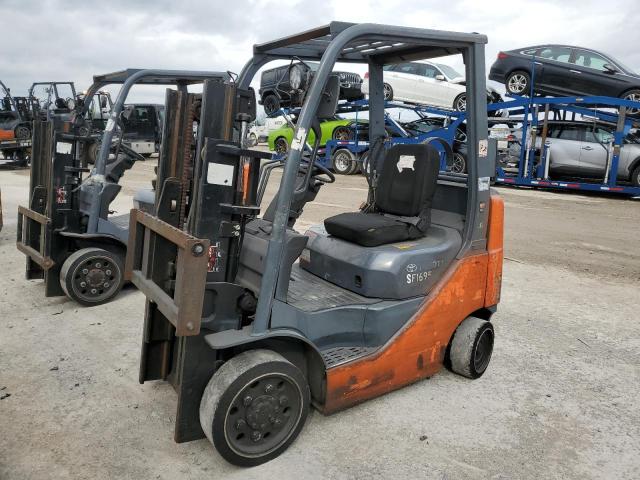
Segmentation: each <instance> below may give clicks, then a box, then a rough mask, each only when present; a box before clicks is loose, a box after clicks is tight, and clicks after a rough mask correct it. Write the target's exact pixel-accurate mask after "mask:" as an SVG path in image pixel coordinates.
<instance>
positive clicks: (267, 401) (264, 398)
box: [246, 395, 282, 430]
mask: <svg viewBox="0 0 640 480" xmlns="http://www.w3.org/2000/svg"><path fill="white" fill-rule="evenodd" d="M279 412H280V407H279V402H278V400H277V399H276V398H275V397H273V396H271V395H261V396H260V397H258V398H256V399H255V400H254V401H253V402H252V403H251V405H250V406H249V407H248V408H247V415H246V418H247V423H248V424H249V425H250V426H251V428H253V429H254V430H264V429H266V428H267V427H268V426H270V425H276V419H277V418H278V414H279ZM278 423H282V421H280V422H278Z"/></svg>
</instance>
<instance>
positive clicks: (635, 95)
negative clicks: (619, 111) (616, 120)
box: [622, 90, 640, 115]
mask: <svg viewBox="0 0 640 480" xmlns="http://www.w3.org/2000/svg"><path fill="white" fill-rule="evenodd" d="M622 98H623V99H624V100H631V101H632V102H640V90H629V91H628V92H625V93H623V94H622ZM627 113H628V114H629V115H638V113H640V109H637V108H629V109H627Z"/></svg>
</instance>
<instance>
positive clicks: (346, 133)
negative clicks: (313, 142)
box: [331, 126, 353, 141]
mask: <svg viewBox="0 0 640 480" xmlns="http://www.w3.org/2000/svg"><path fill="white" fill-rule="evenodd" d="M352 137H353V131H352V130H351V129H350V128H349V127H345V126H340V127H336V128H334V129H333V132H332V133H331V138H332V139H333V140H342V141H349V140H351V139H352Z"/></svg>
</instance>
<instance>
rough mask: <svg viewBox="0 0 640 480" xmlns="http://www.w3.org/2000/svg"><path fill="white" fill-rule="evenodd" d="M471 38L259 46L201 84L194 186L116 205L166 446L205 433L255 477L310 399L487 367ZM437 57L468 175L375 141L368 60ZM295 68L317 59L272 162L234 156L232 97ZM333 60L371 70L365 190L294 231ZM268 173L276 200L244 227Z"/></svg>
mask: <svg viewBox="0 0 640 480" xmlns="http://www.w3.org/2000/svg"><path fill="white" fill-rule="evenodd" d="M486 41H487V40H486V37H485V36H484V35H479V34H466V33H454V32H444V31H436V30H427V29H419V28H407V27H399V26H390V25H377V24H348V23H339V22H333V23H331V24H329V25H327V26H324V27H320V28H316V29H313V30H308V31H305V32H302V33H299V34H296V35H292V36H290V37H286V38H281V39H278V40H275V41H273V42H269V43H264V44H261V45H255V46H254V55H253V58H252V59H251V60H250V61H249V62H248V63H247V64H246V66H245V67H244V69H243V70H242V72H241V73H240V75H239V77H238V79H237V81H236V82H233V83H214V82H206V83H205V87H204V91H203V98H202V113H201V116H202V121H201V127H202V128H201V129H199V131H198V143H197V149H196V151H197V152H198V155H197V157H196V159H195V165H193V168H194V171H195V174H194V175H193V176H192V184H191V185H189V186H188V189H189V190H188V192H186V194H185V190H184V188H185V185H181V184H180V182H178V181H176V179H175V178H172V177H171V175H167V174H161V172H158V187H159V188H158V189H157V196H156V200H155V202H156V203H155V213H154V214H149V213H145V212H141V211H136V210H133V211H132V214H131V226H130V229H129V230H130V239H129V249H128V252H127V272H128V274H129V275H130V276H131V279H132V282H133V283H134V284H135V285H136V286H137V287H138V288H139V289H140V290H141V291H142V292H143V293H144V294H145V296H146V297H147V303H146V308H145V320H144V333H143V342H142V349H141V362H140V381H141V382H145V381H150V380H166V381H168V382H170V383H171V384H172V385H173V387H174V389H175V390H176V392H177V395H178V399H177V413H176V417H175V434H174V438H175V440H176V441H177V442H185V441H190V440H195V439H199V438H202V437H204V436H206V437H207V438H208V439H209V440H210V441H211V442H212V443H213V445H214V446H215V448H216V449H217V451H218V452H219V453H220V454H221V455H222V457H224V458H225V459H226V460H227V461H229V462H231V463H233V464H236V465H242V466H251V465H258V464H261V463H264V462H266V461H269V460H270V459H273V458H275V457H277V456H278V455H280V454H281V453H282V452H283V451H284V450H286V449H287V448H288V447H289V445H290V444H291V443H292V442H293V441H294V439H295V438H296V437H297V435H298V434H299V432H300V430H301V429H302V427H303V425H304V422H305V419H306V417H307V413H308V411H309V407H310V405H311V404H313V405H314V406H315V407H316V408H317V409H318V410H320V411H321V412H322V413H324V414H330V413H332V412H336V411H338V410H341V409H343V408H346V407H349V406H351V405H355V404H357V403H359V402H362V401H364V400H367V399H369V398H373V397H375V396H378V395H381V394H384V393H386V392H389V391H392V390H394V389H397V388H400V387H402V386H405V385H408V384H410V383H412V382H415V381H418V380H420V379H424V378H428V377H430V376H432V375H434V374H435V373H436V372H438V371H439V370H440V369H441V367H442V366H443V365H446V366H448V367H449V368H451V369H452V370H453V371H454V372H456V373H458V374H460V375H463V376H466V377H469V378H477V377H480V376H481V375H482V374H483V373H484V372H485V370H486V368H487V366H488V364H489V360H490V357H491V353H492V348H493V342H494V330H493V326H492V324H491V322H490V321H489V320H490V319H491V316H492V314H493V313H494V312H495V311H496V307H497V304H498V302H499V298H500V286H501V276H502V259H503V253H502V252H503V250H502V239H503V202H502V200H501V199H500V198H499V197H498V196H497V195H496V194H495V193H494V192H493V191H491V190H490V180H491V176H492V175H493V174H494V173H495V165H494V163H495V158H492V157H491V155H490V153H489V152H490V149H489V148H488V139H487V131H488V130H487V111H486V93H485V92H486V90H485V60H484V45H485V43H486ZM452 54H459V55H461V56H462V58H463V60H464V63H465V65H466V78H467V82H466V89H467V98H468V103H467V115H468V116H467V125H468V128H467V134H468V158H469V168H468V175H467V176H464V175H450V174H447V173H439V172H438V166H439V156H438V153H437V150H436V149H435V147H434V146H433V145H431V144H429V143H425V144H413V145H396V146H394V147H392V148H388V149H387V148H385V147H384V145H383V144H384V138H385V136H386V132H385V129H384V92H383V81H382V78H383V66H384V65H387V64H394V63H400V62H406V61H408V60H419V59H428V58H434V57H439V56H443V55H452ZM294 59H295V60H296V61H303V62H305V61H316V62H320V63H319V65H318V68H317V71H316V74H315V78H314V81H313V84H312V86H311V88H310V90H309V91H308V93H307V95H306V97H305V99H304V104H303V106H302V110H301V114H300V117H299V119H298V122H297V125H296V128H295V132H294V140H293V142H292V145H291V149H290V151H289V153H288V155H287V158H286V160H283V161H280V160H271V161H266V162H261V160H263V158H262V155H264V154H263V153H261V152H257V151H254V150H250V149H247V148H245V145H246V131H247V128H246V127H247V125H248V123H249V122H250V121H251V119H252V112H251V111H248V110H247V109H246V108H243V105H242V102H238V101H237V99H238V98H241V97H242V94H244V93H246V91H247V89H248V88H249V85H250V84H251V81H252V79H253V77H254V75H255V74H256V72H257V71H258V70H259V69H260V68H261V67H262V66H264V65H265V64H267V63H268V62H270V61H272V60H289V61H292V62H293V60H294ZM338 61H339V62H354V63H361V64H365V65H368V69H369V79H370V115H369V138H370V141H371V145H372V148H371V154H370V158H371V160H370V169H369V172H368V176H369V181H370V189H369V194H368V198H367V202H366V204H365V205H364V206H363V208H362V210H361V211H358V212H353V213H343V214H340V215H336V216H332V217H330V218H327V219H325V221H324V225H317V226H314V227H312V228H311V229H309V230H308V231H307V232H306V234H304V235H302V234H300V233H298V232H296V231H295V230H294V229H293V227H294V226H295V223H296V220H297V219H298V218H299V216H300V214H301V213H302V211H303V208H304V207H305V205H306V204H307V203H308V202H312V201H313V200H314V198H315V196H316V194H317V193H318V191H319V190H320V188H321V187H322V185H324V184H325V183H331V182H333V181H334V180H335V177H334V176H333V173H332V172H331V171H329V170H328V169H327V168H325V167H323V166H322V165H320V164H318V163H316V157H317V154H318V147H319V145H318V142H319V139H320V138H321V135H320V132H319V125H320V122H321V121H322V120H323V119H325V118H330V117H332V116H333V115H334V114H335V110H336V105H337V100H338V97H339V88H340V83H339V78H338V77H337V76H336V75H333V74H332V73H331V72H332V70H333V67H334V65H335V63H336V62H338ZM312 130H314V131H315V132H316V134H315V138H316V141H315V143H314V144H313V145H307V139H308V135H309V132H311V131H312ZM174 135H175V133H174ZM307 147H308V148H307ZM185 163H186V162H185ZM261 163H262V165H261ZM276 168H282V169H283V173H282V179H281V181H280V186H279V189H278V191H277V194H276V196H275V198H274V200H273V201H272V202H271V203H270V204H269V205H268V206H267V207H266V209H264V212H263V213H262V216H259V211H260V210H261V209H262V206H261V205H260V202H261V198H262V193H263V192H264V189H265V188H266V182H267V181H268V178H269V173H270V172H272V171H273V170H274V169H276Z"/></svg>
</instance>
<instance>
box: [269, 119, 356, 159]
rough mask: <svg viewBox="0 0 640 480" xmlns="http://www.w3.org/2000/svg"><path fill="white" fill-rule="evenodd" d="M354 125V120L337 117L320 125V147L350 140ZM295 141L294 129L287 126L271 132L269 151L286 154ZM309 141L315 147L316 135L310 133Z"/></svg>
mask: <svg viewBox="0 0 640 480" xmlns="http://www.w3.org/2000/svg"><path fill="white" fill-rule="evenodd" d="M353 123H354V120H352V119H346V118H340V117H338V116H335V117H334V118H333V119H332V120H327V121H325V122H322V123H321V124H320V129H321V130H322V138H321V139H320V140H321V141H320V146H321V147H322V146H324V145H325V144H326V143H327V141H329V140H331V139H333V140H350V139H351V137H352V135H353V132H352V130H351V128H350V126H351V125H352V124H353ZM292 139H293V129H292V128H291V127H290V126H288V125H285V126H283V127H280V128H278V129H277V130H273V131H271V132H269V137H268V139H267V141H268V143H269V150H273V151H275V152H276V153H277V154H280V155H282V154H285V153H287V152H288V151H289V145H291V140H292ZM307 141H308V142H309V143H310V144H312V145H313V142H315V135H314V134H313V132H309V137H308V138H307Z"/></svg>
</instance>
